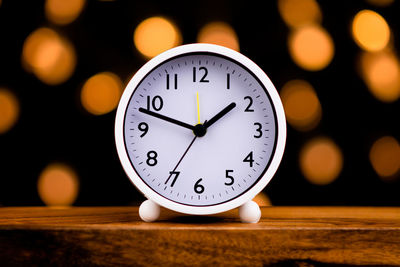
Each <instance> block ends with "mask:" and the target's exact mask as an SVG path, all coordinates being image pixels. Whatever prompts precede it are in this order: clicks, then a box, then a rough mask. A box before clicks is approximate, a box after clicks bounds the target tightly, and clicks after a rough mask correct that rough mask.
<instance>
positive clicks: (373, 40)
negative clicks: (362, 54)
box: [352, 10, 390, 51]
mask: <svg viewBox="0 0 400 267" xmlns="http://www.w3.org/2000/svg"><path fill="white" fill-rule="evenodd" d="M352 33H353V38H354V40H355V42H356V43H357V44H358V46H360V47H361V48H362V49H364V50H367V51H379V50H382V49H383V48H385V47H386V46H387V44H388V42H389V39H390V29H389V26H388V24H387V22H386V20H385V19H384V18H383V17H382V16H381V15H379V14H378V13H376V12H374V11H372V10H362V11H360V12H358V13H357V15H356V16H355V17H354V20H353V24H352Z"/></svg>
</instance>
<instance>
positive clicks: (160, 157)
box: [116, 45, 286, 214]
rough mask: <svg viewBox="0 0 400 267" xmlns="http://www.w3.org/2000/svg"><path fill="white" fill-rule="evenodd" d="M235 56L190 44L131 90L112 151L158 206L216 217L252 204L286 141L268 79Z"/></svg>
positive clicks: (155, 65) (143, 74)
mask: <svg viewBox="0 0 400 267" xmlns="http://www.w3.org/2000/svg"><path fill="white" fill-rule="evenodd" d="M183 47H185V46H183ZM210 47H211V48H210ZM221 51H222V52H221ZM236 54H238V53H236V52H233V51H231V50H228V49H223V48H215V46H212V45H197V46H196V45H188V46H186V48H184V49H182V50H180V51H175V52H174V51H172V52H170V53H169V54H168V53H166V54H164V56H163V57H161V58H158V59H157V60H156V61H154V62H152V63H151V62H150V63H151V64H150V65H145V67H144V68H143V69H141V70H140V71H139V74H140V75H139V76H138V77H136V78H135V77H134V79H133V80H132V81H131V82H130V83H129V85H128V87H127V89H126V91H125V93H124V95H123V97H122V99H121V103H120V107H119V109H118V112H117V121H116V140H117V148H118V152H119V155H120V158H121V161H122V162H123V166H124V168H125V171H126V172H127V173H128V176H129V177H130V178H131V180H132V181H133V183H134V184H135V185H136V186H137V187H138V188H139V189H140V190H141V191H142V192H143V193H145V194H146V196H149V195H151V198H152V199H154V200H155V201H156V202H158V203H159V204H161V205H164V206H166V207H169V208H172V209H175V210H177V211H181V212H186V213H193V214H207V213H215V212H219V211H222V210H224V209H225V210H226V209H229V208H232V207H233V206H238V205H240V203H241V202H243V201H244V200H245V199H247V198H249V197H254V195H255V194H256V193H258V192H259V191H260V190H261V189H262V188H263V187H264V186H265V185H266V184H267V183H268V181H269V180H270V179H271V177H272V175H273V173H275V171H276V169H277V167H278V165H279V162H280V159H281V157H282V154H283V148H284V143H285V138H286V128H285V121H284V113H283V108H282V105H281V103H280V100H279V96H278V94H277V92H276V90H275V88H274V87H273V85H272V83H271V82H270V81H269V79H268V78H267V77H266V75H265V74H263V73H261V74H260V69H259V68H258V67H255V64H254V63H252V62H251V61H249V60H248V59H247V58H244V57H243V56H237V55H236ZM242 57H243V58H242Z"/></svg>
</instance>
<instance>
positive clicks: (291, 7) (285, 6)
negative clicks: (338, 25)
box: [278, 0, 322, 27]
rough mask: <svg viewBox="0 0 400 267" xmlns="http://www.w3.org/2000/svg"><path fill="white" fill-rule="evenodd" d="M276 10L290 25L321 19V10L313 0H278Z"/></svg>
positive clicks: (309, 22) (300, 24)
mask: <svg viewBox="0 0 400 267" xmlns="http://www.w3.org/2000/svg"><path fill="white" fill-rule="evenodd" d="M278 10H279V13H280V14H281V17H282V19H283V20H284V21H285V23H286V24H287V25H288V26H290V27H300V26H304V25H306V24H311V23H320V22H321V20H322V13H321V10H320V8H319V5H318V3H317V2H316V1H315V0H279V1H278Z"/></svg>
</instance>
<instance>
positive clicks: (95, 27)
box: [0, 0, 400, 206]
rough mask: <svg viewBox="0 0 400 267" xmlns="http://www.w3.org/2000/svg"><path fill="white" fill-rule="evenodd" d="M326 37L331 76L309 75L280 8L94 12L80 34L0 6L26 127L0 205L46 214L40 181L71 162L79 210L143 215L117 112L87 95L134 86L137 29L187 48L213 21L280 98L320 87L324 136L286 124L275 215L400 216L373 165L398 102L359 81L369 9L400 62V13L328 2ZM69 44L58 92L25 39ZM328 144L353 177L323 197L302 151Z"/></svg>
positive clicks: (32, 11) (96, 7)
mask: <svg viewBox="0 0 400 267" xmlns="http://www.w3.org/2000/svg"><path fill="white" fill-rule="evenodd" d="M318 3H319V5H320V8H321V11H322V14H323V19H322V26H323V27H325V29H327V31H328V32H329V33H330V34H331V36H332V38H333V41H334V44H335V55H334V58H333V60H332V62H331V63H330V65H328V67H326V68H324V69H323V70H321V71H317V72H309V71H306V70H303V69H301V68H299V67H298V66H297V65H295V63H293V61H292V60H291V58H290V55H289V54H288V48H287V38H288V33H289V29H288V27H287V26H286V24H285V23H284V22H283V20H282V19H281V17H280V15H279V12H278V8H277V3H276V1H263V2H262V6H261V2H260V1H258V2H251V1H216V0H213V1H182V2H175V1H160V2H155V1H118V0H117V1H112V2H101V1H88V2H87V4H86V7H85V8H84V10H83V12H82V13H81V15H80V16H79V17H78V19H77V20H75V21H74V22H73V23H71V24H68V25H65V26H58V25H55V24H52V23H51V22H49V21H48V20H47V19H46V17H45V15H44V8H43V6H44V2H43V1H7V0H3V3H2V5H1V6H0V86H1V87H6V88H9V89H10V90H12V92H14V93H15V95H16V96H17V98H18V100H19V102H20V107H21V110H20V116H19V119H18V121H17V123H16V125H15V126H14V127H13V128H12V129H11V130H9V131H8V132H6V133H4V134H2V135H0V205H4V206H9V205H24V206H29V205H43V202H42V201H41V200H40V198H39V195H38V193H37V179H38V176H39V174H40V172H41V171H42V170H43V168H45V167H46V166H47V165H48V164H49V163H51V162H65V163H67V164H68V165H69V166H71V167H72V168H74V170H75V171H76V172H77V173H78V175H79V181H80V191H79V196H78V198H77V200H76V202H75V203H74V205H78V206H82V205H128V204H137V203H139V202H140V201H141V200H143V197H142V196H141V194H140V193H139V192H138V191H137V190H136V189H135V188H134V186H133V185H132V184H131V182H130V181H129V179H128V178H127V177H126V175H125V173H124V171H123V169H122V167H121V164H120V162H119V160H118V156H117V153H116V149H115V145H114V132H113V131H114V119H115V111H113V112H110V113H108V114H105V115H102V116H94V115H91V114H89V113H88V112H86V111H85V110H84V109H83V107H82V106H81V104H80V98H79V97H80V89H81V87H82V85H83V83H84V82H85V80H86V79H88V78H89V77H90V76H92V75H94V74H96V73H98V72H102V71H111V72H114V73H115V74H117V75H118V76H119V77H121V79H122V80H123V81H124V82H127V81H128V80H129V78H130V77H131V76H132V75H133V74H134V72H135V71H136V70H137V69H138V68H140V67H141V66H142V65H143V64H144V63H145V62H146V59H144V58H143V57H142V56H141V55H140V54H139V52H138V51H137V50H136V49H135V47H134V44H133V41H132V36H133V31H134V29H135V27H136V26H137V25H138V24H139V23H140V22H141V21H143V20H144V19H146V18H148V17H150V16H157V15H162V16H166V17H167V18H170V19H172V20H173V21H174V22H175V23H176V25H177V26H178V27H179V29H180V31H181V33H182V36H183V43H184V44H187V43H193V42H196V35H197V33H198V31H199V29H200V28H201V27H202V26H203V25H204V24H206V23H207V22H210V21H215V20H219V21H225V22H227V23H229V24H230V25H231V26H232V27H233V29H235V31H236V33H237V35H238V38H239V43H240V52H241V53H242V54H244V55H246V56H247V57H249V58H250V59H252V60H253V61H255V62H256V63H257V64H258V65H259V66H260V67H261V68H262V69H263V70H264V71H265V72H266V73H267V74H268V76H269V77H270V79H271V80H272V81H273V83H274V84H275V86H276V88H277V89H278V90H279V89H280V88H281V87H282V86H283V84H284V83H285V82H287V81H289V80H291V79H304V80H307V81H309V82H310V83H311V84H313V86H314V87H315V88H316V92H317V94H318V97H319V99H320V102H321V105H322V109H323V116H322V120H321V122H320V123H319V125H318V127H316V128H315V129H314V130H311V131H308V132H299V131H296V130H295V129H293V128H292V127H291V126H289V125H288V137H287V145H286V151H285V154H284V157H283V160H282V163H281V165H280V167H279V170H278V172H277V174H276V176H275V178H274V179H272V181H271V183H270V184H269V185H268V186H267V188H266V189H265V192H266V194H267V195H268V196H269V197H270V199H271V201H272V203H273V204H274V205H389V206H390V205H400V182H399V180H398V179H397V180H396V181H394V182H391V183H387V182H384V181H382V180H381V179H379V176H378V175H377V174H376V173H375V172H374V170H373V168H372V166H371V164H370V162H369V158H368V153H369V149H370V147H371V145H372V144H373V142H374V141H375V140H376V139H377V138H379V137H381V136H383V135H391V136H394V137H396V138H397V139H398V137H399V136H400V132H399V130H400V127H399V118H398V117H399V114H400V113H399V111H400V109H399V100H397V101H395V102H393V103H383V102H380V101H378V100H377V99H376V98H374V97H373V96H372V94H371V93H370V92H369V91H368V90H367V88H366V86H365V84H364V82H363V81H362V80H361V78H360V77H359V75H358V74H357V72H356V59H357V55H358V53H359V51H360V49H359V47H358V46H357V45H356V44H355V42H354V41H353V39H352V37H351V21H352V19H353V17H354V15H355V14H356V13H357V12H358V11H360V10H362V9H364V8H367V9H372V10H375V11H377V12H379V13H380V14H381V15H382V16H383V17H384V18H385V19H386V21H387V22H388V23H389V25H390V27H391V30H392V39H393V41H394V49H395V51H399V43H400V40H399V33H400V28H399V27H400V25H399V24H400V20H399V19H398V16H399V15H398V14H399V12H400V8H399V3H398V1H397V2H394V3H393V4H392V5H390V6H388V7H377V6H372V5H370V4H368V3H367V2H365V1H319V2H318ZM43 26H45V27H50V28H52V29H54V30H56V31H57V32H59V33H61V34H63V35H64V36H66V37H67V38H68V39H69V40H70V41H71V42H72V43H73V45H74V47H75V49H76V52H77V66H76V69H75V71H74V74H73V75H72V76H71V78H70V79H68V80H67V81H66V82H64V83H62V84H61V85H57V86H50V85H46V84H44V83H42V82H41V81H39V80H38V79H37V78H36V77H35V76H34V75H33V74H31V73H27V72H26V71H25V70H24V69H23V68H22V65H21V52H22V47H23V43H24V40H25V39H26V37H27V36H28V35H29V34H30V33H31V32H33V31H34V30H35V29H37V28H39V27H43ZM316 136H328V137H330V138H332V139H333V140H334V141H335V142H336V143H337V145H338V146H339V147H340V148H341V150H342V152H343V157H344V165H343V170H342V171H341V173H340V176H339V177H338V179H336V180H335V181H334V182H332V183H330V184H328V185H325V186H318V185H313V184H311V183H309V182H308V181H307V180H306V179H304V177H303V176H302V174H301V172H300V170H299V165H298V154H299V151H300V149H301V147H302V146H303V145H304V143H305V142H306V141H308V140H310V139H311V138H313V137H316Z"/></svg>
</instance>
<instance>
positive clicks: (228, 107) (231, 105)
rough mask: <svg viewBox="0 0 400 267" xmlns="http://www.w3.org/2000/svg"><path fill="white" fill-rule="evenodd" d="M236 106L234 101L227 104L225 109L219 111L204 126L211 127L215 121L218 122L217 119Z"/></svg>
mask: <svg viewBox="0 0 400 267" xmlns="http://www.w3.org/2000/svg"><path fill="white" fill-rule="evenodd" d="M234 107H236V103H235V102H232V103H230V104H229V105H228V106H226V107H225V108H224V109H223V110H221V111H220V112H218V113H217V115H215V116H214V117H212V118H211V119H210V120H209V121H206V122H205V123H204V127H205V128H208V127H210V126H211V125H212V124H214V122H216V121H217V120H219V119H221V118H222V117H223V116H224V115H225V114H226V113H228V112H229V111H231V110H232V109H233V108H234Z"/></svg>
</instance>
